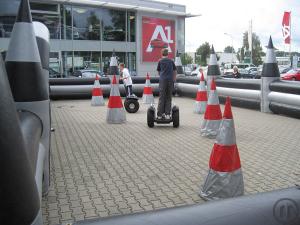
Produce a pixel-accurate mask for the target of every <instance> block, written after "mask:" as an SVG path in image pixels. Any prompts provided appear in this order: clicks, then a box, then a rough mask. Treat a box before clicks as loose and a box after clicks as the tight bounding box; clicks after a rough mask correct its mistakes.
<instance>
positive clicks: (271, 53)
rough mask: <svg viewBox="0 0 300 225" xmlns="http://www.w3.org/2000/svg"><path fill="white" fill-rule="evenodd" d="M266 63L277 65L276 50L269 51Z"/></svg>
mask: <svg viewBox="0 0 300 225" xmlns="http://www.w3.org/2000/svg"><path fill="white" fill-rule="evenodd" d="M265 63H277V60H276V56H275V51H274V49H270V48H268V49H267V53H266V59H265Z"/></svg>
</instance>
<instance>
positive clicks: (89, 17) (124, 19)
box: [0, 0, 136, 77]
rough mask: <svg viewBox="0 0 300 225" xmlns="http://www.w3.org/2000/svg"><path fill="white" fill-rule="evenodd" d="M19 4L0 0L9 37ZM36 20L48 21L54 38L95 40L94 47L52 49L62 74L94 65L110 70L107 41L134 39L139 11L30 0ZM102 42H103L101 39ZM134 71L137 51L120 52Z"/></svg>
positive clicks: (0, 30)
mask: <svg viewBox="0 0 300 225" xmlns="http://www.w3.org/2000/svg"><path fill="white" fill-rule="evenodd" d="M18 6H19V1H17V0H13V1H12V0H1V7H0V15H1V16H0V38H9V37H10V34H11V31H12V28H13V24H14V22H15V16H16V13H17V9H18ZM30 7H31V11H32V19H33V21H39V22H42V23H43V24H45V25H46V26H47V27H48V29H49V32H50V39H52V40H71V41H73V40H82V41H84V40H86V41H93V42H94V44H95V48H94V50H93V51H60V52H51V54H50V68H51V69H52V70H54V71H55V72H57V73H58V74H61V75H62V76H64V77H65V76H70V75H72V74H73V72H74V71H75V70H80V69H93V70H99V71H102V72H104V73H107V70H108V67H109V60H110V57H111V55H112V51H104V50H102V48H101V45H103V43H104V42H106V41H109V42H124V43H126V42H135V30H136V29H135V26H136V20H135V18H136V12H133V11H128V10H117V9H108V8H101V7H86V6H77V5H64V4H49V3H39V2H30ZM101 42H102V43H101ZM116 55H117V58H118V60H119V62H124V63H125V64H126V65H127V67H128V68H129V70H130V71H132V73H135V72H136V60H135V52H117V51H116Z"/></svg>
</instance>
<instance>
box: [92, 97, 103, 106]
mask: <svg viewBox="0 0 300 225" xmlns="http://www.w3.org/2000/svg"><path fill="white" fill-rule="evenodd" d="M104 104H105V103H104V99H103V96H92V106H103V105H104Z"/></svg>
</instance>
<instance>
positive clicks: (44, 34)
mask: <svg viewBox="0 0 300 225" xmlns="http://www.w3.org/2000/svg"><path fill="white" fill-rule="evenodd" d="M32 24H33V28H34V32H35V35H36V36H37V37H40V38H42V39H44V40H45V41H46V42H48V43H49V39H50V33H49V30H48V28H47V27H46V26H45V25H44V24H42V23H40V22H36V21H34V22H32Z"/></svg>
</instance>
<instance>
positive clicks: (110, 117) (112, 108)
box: [106, 75, 126, 123]
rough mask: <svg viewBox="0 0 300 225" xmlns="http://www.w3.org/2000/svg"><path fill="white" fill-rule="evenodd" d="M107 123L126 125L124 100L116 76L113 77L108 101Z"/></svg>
mask: <svg viewBox="0 0 300 225" xmlns="http://www.w3.org/2000/svg"><path fill="white" fill-rule="evenodd" d="M106 121H107V123H124V122H126V114H125V110H124V107H123V103H122V99H121V96H120V92H119V86H118V84H117V79H116V76H115V75H114V76H113V80H112V85H111V90H110V96H109V100H108V110H107V115H106Z"/></svg>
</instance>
